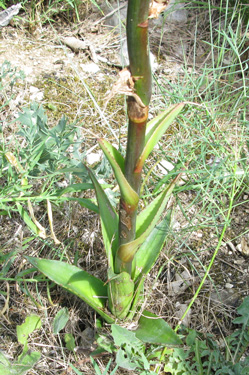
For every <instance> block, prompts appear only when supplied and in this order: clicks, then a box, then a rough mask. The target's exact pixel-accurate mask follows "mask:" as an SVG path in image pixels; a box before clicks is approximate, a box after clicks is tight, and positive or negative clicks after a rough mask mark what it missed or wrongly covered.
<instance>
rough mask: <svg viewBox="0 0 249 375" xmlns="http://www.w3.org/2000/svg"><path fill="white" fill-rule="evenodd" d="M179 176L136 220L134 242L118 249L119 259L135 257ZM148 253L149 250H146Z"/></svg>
mask: <svg viewBox="0 0 249 375" xmlns="http://www.w3.org/2000/svg"><path fill="white" fill-rule="evenodd" d="M179 177H180V174H179V175H178V176H177V177H176V178H175V179H174V180H173V181H172V182H171V184H170V185H169V186H168V187H167V188H166V189H165V190H164V191H163V192H162V193H161V194H160V195H159V196H158V197H156V198H155V199H154V201H153V202H151V204H150V205H148V206H147V207H146V208H145V209H144V210H143V211H142V212H141V213H140V214H139V215H138V218H137V232H136V236H138V237H137V238H136V239H135V240H134V241H131V242H128V243H126V244H123V245H121V246H120V247H119V249H118V252H119V256H120V258H121V259H123V260H124V261H125V259H126V256H127V257H129V258H131V257H132V256H134V255H135V253H136V251H137V249H138V247H139V246H140V245H141V244H142V243H143V242H144V241H145V240H146V238H147V237H148V236H149V234H150V233H151V231H152V230H153V229H154V227H155V226H156V224H157V222H158V220H159V218H160V216H161V215H162V213H163V212H164V209H165V207H166V204H167V202H168V200H169V198H170V196H171V194H172V192H173V189H174V187H175V184H176V182H177V180H178V179H179ZM148 251H149V252H150V250H149V249H148Z"/></svg>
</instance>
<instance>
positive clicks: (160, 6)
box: [149, 0, 170, 18]
mask: <svg viewBox="0 0 249 375" xmlns="http://www.w3.org/2000/svg"><path fill="white" fill-rule="evenodd" d="M169 2H170V0H154V1H152V2H151V5H150V10H149V18H158V17H159V15H160V13H162V12H163V11H164V10H165V9H166V8H167V6H168V5H169Z"/></svg>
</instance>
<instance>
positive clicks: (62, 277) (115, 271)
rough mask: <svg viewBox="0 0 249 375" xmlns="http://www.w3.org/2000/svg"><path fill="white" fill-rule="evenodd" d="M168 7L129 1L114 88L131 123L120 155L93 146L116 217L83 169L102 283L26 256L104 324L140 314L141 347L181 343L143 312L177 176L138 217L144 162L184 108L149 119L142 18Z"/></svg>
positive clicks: (145, 22) (64, 266)
mask: <svg viewBox="0 0 249 375" xmlns="http://www.w3.org/2000/svg"><path fill="white" fill-rule="evenodd" d="M166 3H167V1H165V2H162V1H160V2H159V1H158V2H157V1H154V2H152V3H151V1H150V0H129V1H128V12H127V42H128V53H129V60H130V65H129V67H128V68H125V69H124V70H123V71H122V72H121V73H120V75H121V77H120V81H119V85H118V87H121V86H120V82H122V88H121V90H120V91H121V92H122V93H126V94H127V95H128V99H127V108H128V118H129V124H128V135H127V149H126V156H125V158H124V157H123V156H122V155H121V153H120V152H119V151H118V150H117V149H116V148H114V147H113V146H112V145H111V144H110V143H109V142H108V141H107V140H106V139H99V145H100V147H101V149H102V150H103V152H104V154H105V156H106V157H107V159H108V161H109V162H110V164H111V166H112V169H113V172H114V175H115V178H116V180H117V183H118V185H119V188H120V205H119V210H118V212H116V210H115V209H114V207H113V206H112V204H111V203H110V201H109V199H108V197H107V195H106V194H105V191H104V190H103V188H102V187H101V185H100V184H99V182H98V180H97V179H96V177H95V176H94V173H93V172H92V171H91V170H90V169H89V175H90V177H91V179H92V182H93V185H94V188H95V192H96V196H97V200H98V207H99V214H100V219H101V226H102V235H103V242H104V247H105V251H106V255H107V261H108V274H107V281H105V282H104V281H102V280H100V279H97V278H95V277H94V276H92V275H90V274H89V273H87V272H85V271H83V270H81V269H79V268H77V267H75V266H72V265H70V264H67V263H64V262H59V261H54V260H46V259H37V258H32V257H26V258H27V259H28V261H29V262H30V263H32V264H33V265H34V266H35V267H36V268H37V269H39V270H40V271H41V272H42V273H44V274H45V275H46V276H47V277H48V278H49V279H51V280H53V281H54V282H55V283H57V284H60V285H61V286H62V287H63V288H65V289H67V290H68V291H70V292H72V293H74V294H76V295H77V296H79V297H80V298H81V299H83V300H84V301H85V302H86V303H88V304H89V305H90V306H91V307H92V308H93V309H95V310H96V311H97V313H98V314H99V315H100V316H101V317H102V318H103V319H104V320H105V321H106V322H108V323H113V322H117V321H119V322H121V321H122V322H123V321H130V320H132V319H134V316H135V314H136V313H137V312H138V311H139V312H140V316H141V318H140V320H139V325H138V330H137V335H138V337H139V338H141V339H144V340H145V341H147V342H162V343H167V344H170V343H171V344H179V343H180V339H179V338H178V336H177V335H176V334H175V333H174V331H173V330H172V329H171V328H170V327H169V326H168V325H167V323H166V322H164V321H163V320H162V319H159V318H158V319H157V318H156V317H155V316H154V315H153V314H152V313H149V312H147V311H142V308H141V306H142V301H143V285H144V280H145V277H146V275H147V274H148V272H149V271H150V270H151V268H152V267H153V265H154V264H155V262H156V260H157V258H158V255H159V253H160V251H161V249H162V247H163V244H164V242H165V237H166V233H167V229H168V225H169V215H165V217H164V218H163V219H162V220H161V221H160V218H161V217H162V215H163V214H164V212H165V207H166V205H167V202H168V200H169V198H170V196H171V194H172V192H173V189H174V187H175V184H176V182H177V179H178V178H179V176H177V177H176V178H175V179H174V180H173V181H172V182H171V183H170V184H169V185H168V186H166V187H165V189H164V190H163V191H162V192H161V193H160V194H159V195H158V196H157V197H156V198H155V199H154V200H153V201H152V202H151V203H150V204H149V205H148V206H147V207H146V208H144V210H142V211H141V212H138V203H139V198H140V187H141V180H142V169H143V166H144V163H145V161H146V159H147V158H148V156H149V155H150V153H151V152H152V150H153V148H154V147H155V145H156V144H157V143H158V141H159V140H160V138H161V137H162V135H163V134H164V132H165V131H166V129H167V128H168V127H169V126H170V124H171V123H172V122H173V121H174V119H175V118H176V116H177V115H178V114H179V112H180V111H181V110H182V108H183V106H184V104H183V103H180V104H176V105H173V106H172V107H171V108H169V109H167V110H165V111H164V112H163V113H161V114H159V115H158V116H157V117H156V118H154V119H153V120H152V121H150V122H147V120H148V110H149V102H150V98H151V85H152V83H151V81H152V75H151V66H150V56H149V53H148V51H149V48H148V18H149V17H151V16H153V15H158V13H159V12H160V10H162V9H164V8H165V6H166ZM162 5H163V6H162ZM116 92H117V90H116ZM159 221H160V222H159ZM106 301H108V303H107V304H106ZM151 317H153V319H151Z"/></svg>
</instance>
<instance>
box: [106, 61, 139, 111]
mask: <svg viewBox="0 0 249 375" xmlns="http://www.w3.org/2000/svg"><path fill="white" fill-rule="evenodd" d="M139 78H140V77H132V75H131V72H130V70H129V68H124V69H122V70H121V71H120V72H119V78H118V80H117V82H116V83H115V84H114V86H113V88H112V90H111V92H110V93H109V95H107V96H106V97H105V100H106V103H105V108H106V106H107V104H108V102H109V101H110V100H111V99H112V98H113V97H114V96H115V95H116V94H124V95H127V96H132V97H133V98H134V99H135V100H136V102H137V103H138V104H139V105H140V106H141V107H142V108H144V107H145V105H144V103H143V102H142V100H141V99H140V97H139V96H138V95H137V94H136V93H135V90H134V82H135V81H136V80H138V79H139Z"/></svg>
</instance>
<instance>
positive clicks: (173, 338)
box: [134, 311, 182, 346]
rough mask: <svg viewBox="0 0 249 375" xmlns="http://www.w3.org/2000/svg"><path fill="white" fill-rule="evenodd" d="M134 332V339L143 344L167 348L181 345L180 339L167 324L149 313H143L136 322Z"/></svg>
mask: <svg viewBox="0 0 249 375" xmlns="http://www.w3.org/2000/svg"><path fill="white" fill-rule="evenodd" d="M134 332H135V334H136V337H137V338H138V339H139V340H141V341H143V342H145V343H150V344H162V345H167V346H178V345H181V344H182V341H181V339H180V338H179V336H178V335H177V334H176V333H175V332H174V331H173V329H172V328H171V327H170V326H169V325H168V323H166V322H165V320H163V319H162V318H158V317H157V316H156V315H155V314H153V313H151V312H149V311H143V315H142V316H141V318H140V319H139V321H138V328H137V329H136V331H134Z"/></svg>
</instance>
